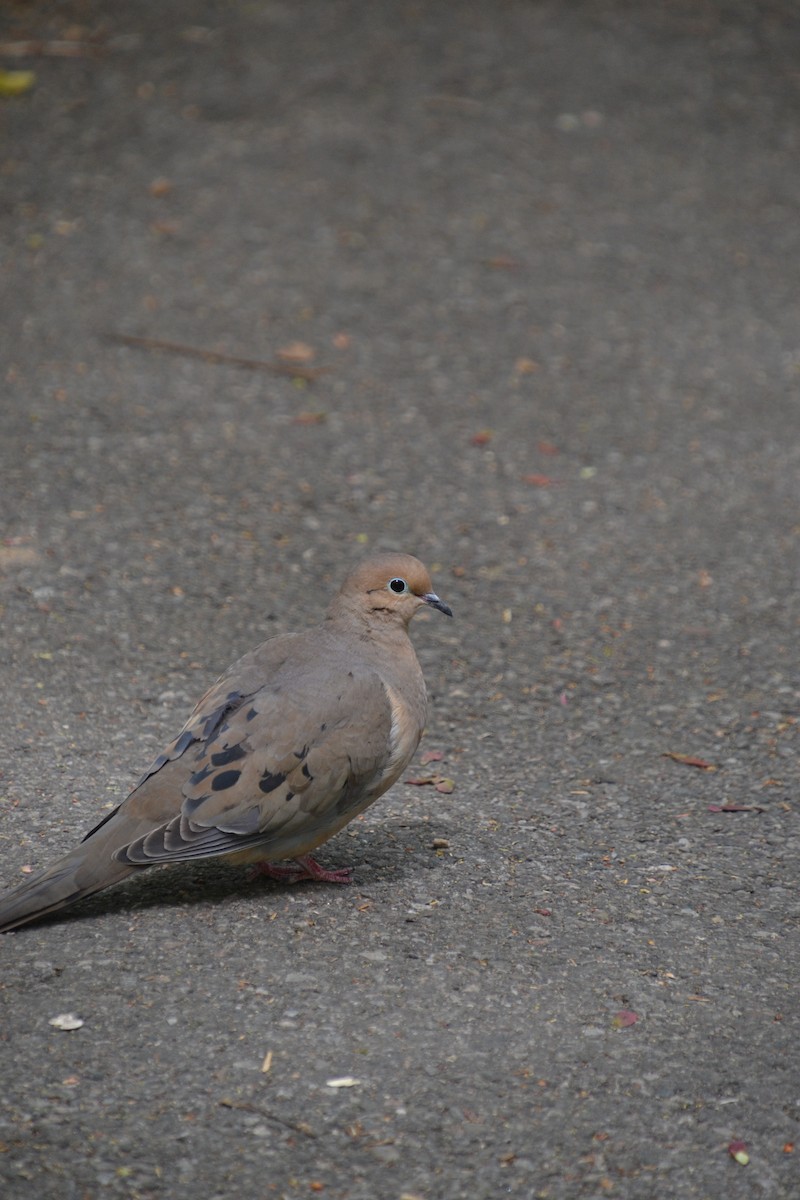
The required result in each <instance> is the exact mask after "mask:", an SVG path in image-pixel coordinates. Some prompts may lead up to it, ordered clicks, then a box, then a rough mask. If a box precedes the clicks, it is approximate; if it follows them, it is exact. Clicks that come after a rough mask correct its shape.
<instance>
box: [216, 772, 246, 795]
mask: <svg viewBox="0 0 800 1200" xmlns="http://www.w3.org/2000/svg"><path fill="white" fill-rule="evenodd" d="M241 773H242V772H241V771H220V773H219V775H215V776H214V778H213V779H212V780H211V790H212V792H224V791H225V789H226V788H230V787H233V785H234V784H235V783H236V781H237V780H238V778H239V776H240V775H241Z"/></svg>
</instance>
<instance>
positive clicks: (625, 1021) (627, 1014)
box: [611, 1008, 639, 1029]
mask: <svg viewBox="0 0 800 1200" xmlns="http://www.w3.org/2000/svg"><path fill="white" fill-rule="evenodd" d="M638 1020H639V1014H638V1013H635V1012H633V1011H632V1010H631V1009H629V1008H621V1009H620V1010H619V1012H618V1013H617V1014H616V1016H615V1017H614V1019H613V1021H612V1022H611V1024H612V1025H613V1026H614V1028H615V1029H629V1028H630V1026H631V1025H635V1024H636V1022H637V1021H638Z"/></svg>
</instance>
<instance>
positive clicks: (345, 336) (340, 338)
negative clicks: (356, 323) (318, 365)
mask: <svg viewBox="0 0 800 1200" xmlns="http://www.w3.org/2000/svg"><path fill="white" fill-rule="evenodd" d="M352 340H353V339H352V337H351V336H350V334H349V333H335V334H334V335H333V344H334V346H335V347H336V349H337V350H349V348H350V343H351V342H352Z"/></svg>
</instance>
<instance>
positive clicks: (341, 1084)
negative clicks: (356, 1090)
mask: <svg viewBox="0 0 800 1200" xmlns="http://www.w3.org/2000/svg"><path fill="white" fill-rule="evenodd" d="M360 1083H361V1080H360V1079H354V1078H353V1076H352V1075H342V1076H341V1077H340V1078H338V1079H326V1080H325V1086H326V1087H329V1088H351V1087H358V1085H359V1084H360Z"/></svg>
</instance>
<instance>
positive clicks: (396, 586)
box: [388, 579, 408, 596]
mask: <svg viewBox="0 0 800 1200" xmlns="http://www.w3.org/2000/svg"><path fill="white" fill-rule="evenodd" d="M388 588H389V591H390V592H394V594H395V595H396V596H402V595H403V592H407V591H408V584H407V583H406V581H405V579H390V580H389V583H388Z"/></svg>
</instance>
